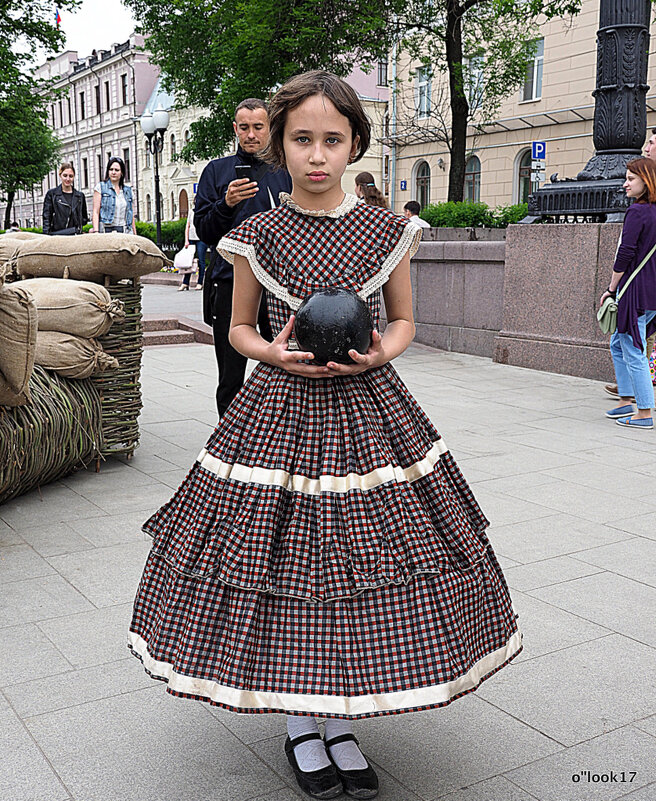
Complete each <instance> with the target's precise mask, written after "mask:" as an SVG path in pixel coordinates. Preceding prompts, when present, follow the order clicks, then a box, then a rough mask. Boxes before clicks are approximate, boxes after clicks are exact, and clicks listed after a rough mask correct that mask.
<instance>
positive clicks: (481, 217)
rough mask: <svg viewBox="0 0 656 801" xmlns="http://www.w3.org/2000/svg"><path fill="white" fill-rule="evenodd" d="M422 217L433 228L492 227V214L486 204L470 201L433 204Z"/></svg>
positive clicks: (427, 207)
mask: <svg viewBox="0 0 656 801" xmlns="http://www.w3.org/2000/svg"><path fill="white" fill-rule="evenodd" d="M420 217H421V218H422V219H423V220H426V222H427V223H429V224H430V225H431V226H432V227H433V228H481V227H490V223H491V219H492V217H491V213H490V209H489V208H488V206H487V204H486V203H471V202H469V201H464V202H456V201H452V200H450V201H447V202H445V203H431V204H430V206H426V208H425V209H424V210H423V211H422V212H421V214H420Z"/></svg>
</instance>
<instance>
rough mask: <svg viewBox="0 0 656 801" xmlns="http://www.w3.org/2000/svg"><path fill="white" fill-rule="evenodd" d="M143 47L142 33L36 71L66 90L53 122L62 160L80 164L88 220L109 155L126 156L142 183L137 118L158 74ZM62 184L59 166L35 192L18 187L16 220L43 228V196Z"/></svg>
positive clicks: (134, 178) (133, 179)
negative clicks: (96, 188) (95, 190)
mask: <svg viewBox="0 0 656 801" xmlns="http://www.w3.org/2000/svg"><path fill="white" fill-rule="evenodd" d="M143 45H144V39H143V37H142V36H139V35H137V34H133V35H132V36H131V37H130V38H129V39H128V40H127V41H126V42H122V43H120V44H113V45H112V46H111V48H109V49H108V50H99V51H95V50H94V51H93V53H92V54H91V55H90V56H88V57H86V58H78V54H77V52H75V51H71V50H69V51H66V52H65V53H61V54H59V55H58V56H56V57H54V58H51V59H49V60H48V61H46V62H45V63H44V64H42V65H41V66H40V67H39V68H38V69H37V70H36V76H37V79H43V80H48V81H54V86H55V88H57V89H61V90H63V94H62V95H61V97H60V98H58V99H57V100H55V101H54V102H53V103H51V104H50V108H49V115H48V116H49V122H50V126H51V128H52V130H53V132H54V133H55V135H56V136H57V137H58V139H60V141H61V143H62V146H61V160H62V161H70V162H72V163H73V165H74V166H75V187H76V189H79V190H80V191H82V192H83V193H84V194H85V196H86V198H87V208H88V211H89V218H91V209H92V204H93V187H94V186H95V185H96V183H97V182H98V181H100V180H102V179H103V178H104V176H105V169H106V166H107V162H108V160H109V157H110V156H119V157H120V158H122V159H123V160H124V162H125V164H126V169H127V173H128V174H127V183H129V184H131V185H132V186H133V187H136V186H137V185H138V183H139V178H138V172H139V170H138V161H137V145H138V138H139V137H138V118H139V116H140V115H141V114H142V112H143V109H144V106H145V103H146V101H147V99H148V98H149V96H150V94H151V92H152V90H153V86H154V85H155V83H156V81H157V77H158V74H159V70H158V69H157V67H155V66H153V65H152V64H150V62H149V60H148V53H146V52H144V51H143ZM139 133H140V131H139ZM59 183H60V180H59V175H58V173H57V170H56V169H55V170H52V171H51V172H50V173H49V174H48V175H47V176H46V178H44V180H43V182H42V184H41V186H38V185H37V186H35V187H33V189H32V191H30V192H25V191H23V190H21V191H19V192H18V193H17V197H16V198H15V200H14V206H13V209H12V218H13V219H16V220H17V221H18V223H19V224H20V225H21V226H22V227H27V226H31V225H36V226H40V225H41V222H42V206H43V198H44V197H45V194H46V192H47V191H48V189H51V188H53V187H55V186H57V185H58V184H59ZM135 195H136V197H135V201H136V207H135V212H136V213H137V216H138V217H139V216H140V214H139V212H140V205H141V198H140V197H139V193H138V192H136V193H135ZM0 213H2V214H4V208H2V207H0Z"/></svg>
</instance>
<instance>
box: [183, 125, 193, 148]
mask: <svg viewBox="0 0 656 801" xmlns="http://www.w3.org/2000/svg"><path fill="white" fill-rule="evenodd" d="M182 138H183V139H184V143H185V145H188V144H189V140H190V139H191V136H190V134H189V128H187V130H186V131H185V132H184V136H183V137H182Z"/></svg>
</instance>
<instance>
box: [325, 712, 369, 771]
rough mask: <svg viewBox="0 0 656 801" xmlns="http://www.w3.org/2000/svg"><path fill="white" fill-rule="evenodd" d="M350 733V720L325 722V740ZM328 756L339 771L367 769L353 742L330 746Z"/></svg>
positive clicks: (351, 728)
mask: <svg viewBox="0 0 656 801" xmlns="http://www.w3.org/2000/svg"><path fill="white" fill-rule="evenodd" d="M352 731H353V727H352V726H351V721H350V720H345V719H344V718H328V720H327V721H326V740H332V738H333V737H339V735H340V734H351V733H352ZM330 755H331V757H332V758H333V760H334V762H335V764H336V765H337V767H338V768H340V769H341V770H364V769H365V768H366V767H367V760H366V759H365V758H364V756H363V755H362V752H361V751H360V749H359V748H358V745H357V743H355V742H354V741H353V740H347V741H346V742H344V743H337V745H333V746H331V748H330Z"/></svg>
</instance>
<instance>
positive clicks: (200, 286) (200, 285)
mask: <svg viewBox="0 0 656 801" xmlns="http://www.w3.org/2000/svg"><path fill="white" fill-rule="evenodd" d="M202 288H203V285H202V284H196V292H198V290H199V289H202Z"/></svg>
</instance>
